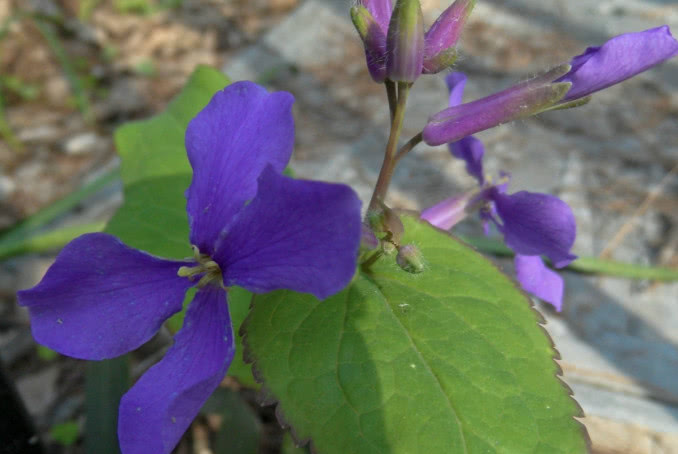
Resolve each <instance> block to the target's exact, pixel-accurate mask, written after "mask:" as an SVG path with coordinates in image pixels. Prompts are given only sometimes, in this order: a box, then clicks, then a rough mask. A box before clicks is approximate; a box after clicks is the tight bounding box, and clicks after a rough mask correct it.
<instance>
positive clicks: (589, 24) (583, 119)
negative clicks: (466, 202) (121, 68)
mask: <svg viewBox="0 0 678 454" xmlns="http://www.w3.org/2000/svg"><path fill="white" fill-rule="evenodd" d="M447 4H448V1H447V0H423V1H422V5H423V8H424V14H425V17H426V18H427V21H428V23H429V24H430V23H431V22H432V21H433V20H434V19H435V17H436V15H437V14H439V13H440V12H441V11H442V10H443V9H444V8H445V7H446V6H447ZM347 9H348V5H347V4H346V3H345V2H343V1H338V0H326V1H323V0H307V1H306V2H304V3H303V4H302V5H301V6H300V7H299V8H297V9H296V10H295V11H294V13H292V14H291V15H290V16H289V17H288V18H287V19H286V20H285V21H283V22H282V23H281V24H280V25H279V26H277V27H276V28H274V29H272V30H271V31H270V32H269V33H268V34H267V35H265V36H264V37H263V39H262V40H261V41H259V42H258V43H256V44H254V45H252V46H250V47H249V48H246V49H245V50H244V51H242V52H240V53H239V54H237V55H236V56H234V58H232V59H230V60H229V61H228V62H227V63H226V65H225V66H224V71H225V72H226V73H227V74H228V75H229V76H230V77H232V78H233V79H234V80H239V79H255V80H256V79H257V78H258V77H260V76H261V75H263V74H266V75H267V81H268V82H269V84H270V85H272V86H273V87H274V88H276V89H284V90H288V91H290V92H292V93H293V94H294V95H295V97H296V104H295V119H296V125H297V134H296V138H297V139H296V147H295V155H294V156H295V157H294V161H293V167H294V168H295V170H296V172H297V174H298V175H299V176H300V177H309V178H319V179H330V180H335V181H342V182H344V183H348V184H350V185H352V186H353V187H354V188H355V189H356V190H357V191H358V193H359V195H360V196H361V197H362V199H363V200H364V201H367V200H368V199H369V197H370V193H371V189H372V187H373V185H374V182H375V180H376V176H377V172H378V169H379V167H380V164H381V160H382V156H383V155H382V153H383V147H384V144H385V142H386V134H387V131H388V129H387V126H388V122H389V115H388V108H387V104H386V100H385V96H384V93H383V87H382V86H380V85H378V84H375V83H373V82H372V80H371V79H370V78H369V76H368V74H367V71H366V69H365V64H364V55H363V52H362V48H361V43H360V40H359V39H358V37H357V35H356V33H355V31H354V30H353V27H352V25H351V23H350V20H349V18H348V11H347ZM664 23H668V24H669V25H670V26H672V27H673V28H674V30H676V29H678V7H677V6H676V5H675V3H674V2H672V1H660V0H656V1H641V0H613V1H605V2H598V1H594V0H581V1H579V2H575V3H572V2H570V3H567V2H560V1H556V0H541V1H537V0H488V1H484V2H478V4H477V6H476V8H475V10H474V12H473V14H472V15H471V18H470V21H469V24H468V27H467V29H466V31H465V32H464V34H463V36H462V41H461V43H462V44H461V48H462V58H461V60H460V62H459V64H458V66H457V68H456V69H458V70H462V71H464V72H466V73H467V74H468V75H469V81H468V84H467V89H466V96H465V100H473V99H476V98H478V97H481V96H486V95H488V94H491V93H493V92H495V91H498V90H500V89H502V88H505V87H508V86H510V85H511V84H513V83H515V82H517V81H520V80H524V79H526V78H527V77H529V76H531V75H534V74H535V73H537V72H539V71H541V70H544V69H546V68H548V67H549V66H551V65H554V64H557V63H560V62H564V61H568V60H569V59H570V58H571V57H572V56H574V55H577V54H579V53H581V52H582V51H583V50H584V49H585V48H586V47H587V46H589V45H600V44H602V43H603V42H605V41H606V40H607V39H609V38H611V37H612V36H614V35H616V34H619V33H623V32H630V31H639V30H643V29H647V28H651V27H656V26H658V25H662V24H664ZM443 76H444V75H438V76H426V77H422V78H420V79H419V80H418V81H417V83H416V84H415V86H414V89H413V91H412V94H411V95H410V102H409V104H408V113H407V116H406V119H405V126H404V133H403V137H404V138H405V139H407V138H409V137H410V136H412V135H414V134H416V133H417V132H419V131H420V130H421V128H422V126H423V125H424V124H425V121H426V118H427V116H428V115H430V114H433V113H435V112H437V111H438V110H440V109H442V108H444V107H445V104H446V102H447V94H446V89H445V84H444V81H443ZM677 122H678V60H677V59H674V60H673V61H671V62H668V63H666V64H664V65H662V66H661V67H659V68H655V69H653V70H652V71H649V72H647V73H645V74H642V75H640V76H638V77H636V78H634V79H632V80H629V81H626V82H625V83H623V84H622V85H620V86H616V87H612V88H610V89H608V90H606V91H604V92H601V93H598V94H596V95H595V96H594V98H593V101H592V102H591V103H590V104H589V105H587V106H585V107H582V108H579V109H573V110H569V111H559V112H552V113H548V114H544V115H541V116H540V117H538V118H532V119H527V120H524V121H521V122H517V123H512V124H508V125H504V126H501V127H498V128H495V129H492V130H490V131H486V132H483V133H481V134H479V135H478V137H480V138H481V139H482V140H483V141H484V142H485V144H486V148H487V158H486V161H485V164H486V171H487V172H488V173H490V174H497V173H498V172H499V171H500V170H505V171H508V172H510V173H511V174H512V181H511V185H510V192H514V191H518V190H523V189H524V190H531V191H540V192H549V193H552V194H555V195H558V196H560V197H562V198H563V199H564V200H565V201H567V202H568V203H569V204H570V205H571V206H572V208H573V211H574V213H575V216H576V218H577V223H578V237H577V242H576V245H575V252H576V253H577V254H580V255H587V256H591V255H593V256H595V255H598V254H600V253H601V252H603V251H605V250H608V249H609V250H611V256H612V258H614V259H617V260H623V261H628V262H633V263H639V264H658V263H665V264H669V263H674V264H675V263H678V260H676V249H678V178H677V177H676V176H675V175H673V178H669V179H668V181H665V182H664V183H663V185H662V187H661V189H660V190H658V193H659V196H658V197H657V198H656V199H655V201H654V203H653V204H652V205H651V206H650V207H649V209H647V210H646V211H645V212H644V213H643V214H642V215H640V216H639V217H638V218H637V219H635V220H634V218H633V216H634V211H635V210H636V207H637V206H638V205H640V204H641V203H642V202H643V200H644V199H645V198H646V197H648V195H649V194H650V192H651V191H652V189H653V188H655V187H656V186H657V185H658V184H659V183H660V181H661V180H662V179H663V178H664V177H665V175H667V173H669V171H670V170H671V168H672V167H673V166H674V165H676V162H677V161H678V146H677V145H676V144H678V128H677V127H676V124H677ZM472 186H473V180H472V179H470V178H469V177H468V176H467V175H465V171H464V165H463V163H460V162H458V161H455V160H453V159H452V158H451V157H450V156H449V154H448V153H447V152H446V150H445V148H444V147H437V148H430V147H426V146H423V145H419V146H418V147H417V148H416V149H415V150H414V151H413V152H412V154H411V156H408V157H406V158H405V160H403V161H402V163H401V165H400V166H399V168H398V169H397V170H396V173H395V176H394V179H393V183H392V188H391V191H390V193H389V202H390V203H391V205H394V206H400V207H404V208H410V209H421V208H424V207H426V206H428V205H430V204H432V203H435V202H436V201H439V200H441V199H443V198H445V197H449V196H450V195H452V194H454V193H455V192H456V191H460V190H462V189H467V188H471V187H472ZM628 222H635V224H634V225H635V227H634V228H633V229H632V230H631V233H630V234H628V235H626V236H625V237H623V238H622V239H621V240H619V241H615V242H614V243H610V241H611V239H612V238H613V237H614V236H615V234H616V233H617V232H618V231H619V230H620V229H621V228H622V226H624V225H625V224H626V223H628ZM461 227H462V229H463V230H464V232H465V233H468V232H469V231H471V232H473V231H474V232H475V233H476V234H479V233H480V232H479V231H478V230H477V229H475V227H474V224H472V223H471V224H470V225H469V226H461ZM474 229H475V230H474ZM564 274H565V277H566V300H565V304H564V306H565V309H564V311H563V312H562V313H561V314H556V313H553V312H552V311H550V310H549V309H548V308H546V307H544V306H539V307H540V308H541V310H542V312H544V313H545V315H546V318H547V320H548V324H547V329H548V330H549V332H550V334H551V336H552V337H553V339H554V341H555V344H556V346H557V347H558V348H559V350H560V352H561V355H562V366H563V370H564V378H565V380H566V382H568V384H570V385H571V386H572V387H573V389H574V391H575V397H576V398H577V399H578V401H579V402H580V404H581V405H582V407H583V409H584V411H585V412H586V414H587V415H589V417H588V418H585V419H584V423H585V424H587V426H588V427H589V431H590V432H591V436H592V439H593V447H594V449H595V452H600V453H646V452H647V453H669V452H677V451H678V442H677V441H676V436H678V379H677V378H676V377H678V347H677V346H678V332H677V331H676V330H675V326H677V323H678V320H677V318H678V309H677V306H676V304H677V303H678V284H676V283H674V284H655V283H650V282H643V281H629V280H624V279H615V278H609V277H591V276H588V277H587V276H582V275H577V274H573V273H569V272H566V273H564Z"/></svg>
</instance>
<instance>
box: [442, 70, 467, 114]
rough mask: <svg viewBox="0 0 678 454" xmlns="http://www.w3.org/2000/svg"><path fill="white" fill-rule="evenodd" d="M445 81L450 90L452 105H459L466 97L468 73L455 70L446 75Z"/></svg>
mask: <svg viewBox="0 0 678 454" xmlns="http://www.w3.org/2000/svg"><path fill="white" fill-rule="evenodd" d="M445 83H446V84H447V88H448V89H449V90H450V102H449V104H450V107H454V106H458V105H459V104H461V100H462V99H463V97H464V87H466V74H464V73H462V72H453V73H450V74H448V75H447V77H445Z"/></svg>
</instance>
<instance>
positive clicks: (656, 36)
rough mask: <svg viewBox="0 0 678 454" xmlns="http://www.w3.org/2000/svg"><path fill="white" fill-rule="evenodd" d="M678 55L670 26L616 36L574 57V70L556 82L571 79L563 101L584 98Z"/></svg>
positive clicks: (677, 43)
mask: <svg viewBox="0 0 678 454" xmlns="http://www.w3.org/2000/svg"><path fill="white" fill-rule="evenodd" d="M676 55H678V41H676V40H675V39H674V38H673V36H671V32H670V30H669V27H668V26H666V25H664V26H662V27H657V28H652V29H650V30H645V31H642V32H637V33H625V34H623V35H619V36H615V37H614V38H612V39H610V40H609V41H607V42H606V43H605V44H603V45H602V46H600V47H589V48H588V49H586V51H585V52H584V53H583V54H582V55H578V56H576V57H574V58H573V59H572V62H571V64H572V69H571V70H570V72H568V73H567V74H565V75H564V76H563V77H561V78H560V79H558V80H557V82H571V83H572V88H571V89H570V91H569V92H568V93H567V95H566V96H565V98H563V99H562V102H568V101H572V100H574V99H578V98H583V97H584V96H587V95H590V94H591V93H593V92H595V91H598V90H602V89H603V88H607V87H609V86H610V85H614V84H617V83H619V82H621V81H623V80H626V79H628V78H630V77H633V76H635V75H636V74H638V73H641V72H643V71H646V70H647V69H649V68H651V67H653V66H655V65H658V64H659V63H662V62H663V61H665V60H668V59H670V58H672V57H675V56H676Z"/></svg>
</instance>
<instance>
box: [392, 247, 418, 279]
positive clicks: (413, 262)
mask: <svg viewBox="0 0 678 454" xmlns="http://www.w3.org/2000/svg"><path fill="white" fill-rule="evenodd" d="M396 263H397V264H398V266H400V268H402V269H403V270H405V271H407V272H408V273H413V274H417V273H421V272H422V271H424V257H423V256H422V255H421V251H420V250H419V248H418V247H417V246H415V245H414V244H406V245H405V246H402V247H401V248H400V249H398V255H397V256H396Z"/></svg>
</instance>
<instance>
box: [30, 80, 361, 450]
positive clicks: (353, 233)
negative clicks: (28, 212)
mask: <svg viewBox="0 0 678 454" xmlns="http://www.w3.org/2000/svg"><path fill="white" fill-rule="evenodd" d="M293 102H294V99H293V97H292V96H291V95H290V94H289V93H284V92H277V93H268V92H267V91H266V90H265V89H264V88H262V87H260V86H258V85H256V84H254V83H252V82H238V83H234V84H232V85H230V86H229V87H227V88H226V89H224V90H223V91H221V92H219V93H217V94H216V95H215V96H214V97H213V98H212V100H211V101H210V103H209V104H208V105H207V107H205V109H203V110H202V111H201V112H200V113H199V114H198V115H197V116H196V117H195V118H194V119H193V120H192V121H191V122H190V124H189V125H188V129H187V131H186V149H187V152H188V157H189V160H190V163H191V166H192V167H193V180H192V182H191V185H190V187H189V188H188V190H187V192H186V198H187V213H188V218H189V224H190V232H191V233H190V242H191V244H192V245H193V248H194V251H195V257H194V258H193V259H186V260H183V261H176V260H167V259H162V258H157V257H154V256H151V255H149V254H147V253H145V252H142V251H138V250H135V249H132V248H130V247H128V246H125V245H124V244H123V243H122V242H120V241H119V240H118V239H117V238H115V237H113V236H111V235H108V234H104V233H92V234H87V235H83V236H81V237H79V238H77V239H75V240H73V241H72V242H71V243H69V244H68V245H67V246H66V247H65V248H64V249H63V251H61V253H60V254H59V255H58V257H57V259H56V261H55V263H54V264H53V265H52V266H51V267H50V268H49V270H48V271H47V273H46V275H45V276H44V278H43V279H42V281H41V282H40V283H39V284H38V285H37V286H35V287H33V288H32V289H29V290H23V291H21V292H19V293H18V300H19V304H20V305H22V306H26V307H28V309H29V312H30V316H31V324H32V331H33V335H34V337H35V339H36V340H37V341H38V342H40V343H41V344H44V345H46V346H48V347H50V348H53V349H54V350H57V351H59V352H61V353H63V354H65V355H69V356H73V357H76V358H82V359H92V360H101V359H105V358H112V357H115V356H118V355H121V354H124V353H127V352H129V351H131V350H133V349H135V348H137V347H139V346H140V345H141V344H143V343H144V342H146V341H147V340H149V339H150V338H151V337H152V336H153V335H154V334H155V333H156V332H157V331H158V329H159V328H160V327H161V325H162V324H163V322H164V321H165V320H167V318H169V317H170V316H171V315H172V314H174V313H176V312H178V311H180V310H181V308H182V301H183V300H184V295H185V293H186V291H187V290H188V289H189V288H190V287H194V286H195V287H197V290H198V291H197V292H196V294H195V297H194V299H193V301H192V303H191V305H190V307H189V308H188V311H187V313H186V318H185V321H184V326H183V327H182V329H181V330H180V331H179V332H178V333H177V335H176V336H175V339H174V345H173V346H172V347H171V348H170V349H169V350H168V352H167V354H166V355H165V357H164V358H163V359H162V360H161V361H160V362H159V363H158V364H156V365H155V366H154V367H152V368H151V369H150V370H149V371H148V372H146V374H144V376H143V377H141V379H139V381H137V383H136V384H135V385H134V386H133V387H132V388H131V389H130V390H129V392H127V394H125V396H124V397H123V398H122V400H121V403H120V414H119V425H118V435H119V439H120V446H121V449H122V452H123V454H137V453H138V454H147V453H169V452H170V451H171V450H172V449H173V448H174V446H175V445H176V444H177V442H178V441H179V439H180V438H181V436H182V434H183V433H184V431H185V430H186V428H187V427H188V426H189V424H190V423H191V421H192V420H193V418H194V417H195V415H196V414H197V412H198V410H199V409H200V407H201V406H202V404H203V403H204V402H205V400H206V399H207V398H208V397H209V395H210V394H211V393H212V391H213V390H214V389H215V388H216V387H217V386H218V384H219V383H220V381H221V380H222V378H223V376H224V375H225V373H226V371H227V369H228V366H229V365H230V363H231V360H232V359H233V355H234V337H233V336H234V335H233V327H232V326H231V321H230V318H229V313H228V306H227V292H226V291H224V289H225V288H227V287H229V286H233V285H238V286H242V287H244V288H246V289H248V290H250V291H253V292H268V291H271V290H274V289H280V288H286V289H291V290H295V291H299V292H308V293H312V294H314V295H315V296H317V297H318V298H325V297H327V296H329V295H332V294H334V293H336V292H338V291H339V290H341V289H342V288H343V287H344V286H345V285H346V284H347V283H348V282H349V281H350V279H351V277H352V276H353V273H354V270H355V266H356V259H357V254H358V246H359V242H360V232H361V223H360V201H359V200H358V198H357V196H356V195H355V193H354V192H353V191H352V190H351V189H350V188H348V187H347V186H344V185H338V184H329V183H321V182H310V181H302V180H294V179H290V178H287V177H285V176H282V175H281V174H280V172H281V171H282V170H283V169H284V167H285V165H286V164H287V162H288V160H289V159H290V155H291V153H292V146H293V141H294V123H293V118H292V114H291V106H292V103H293ZM158 231H159V232H161V231H162V226H159V227H158Z"/></svg>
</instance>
